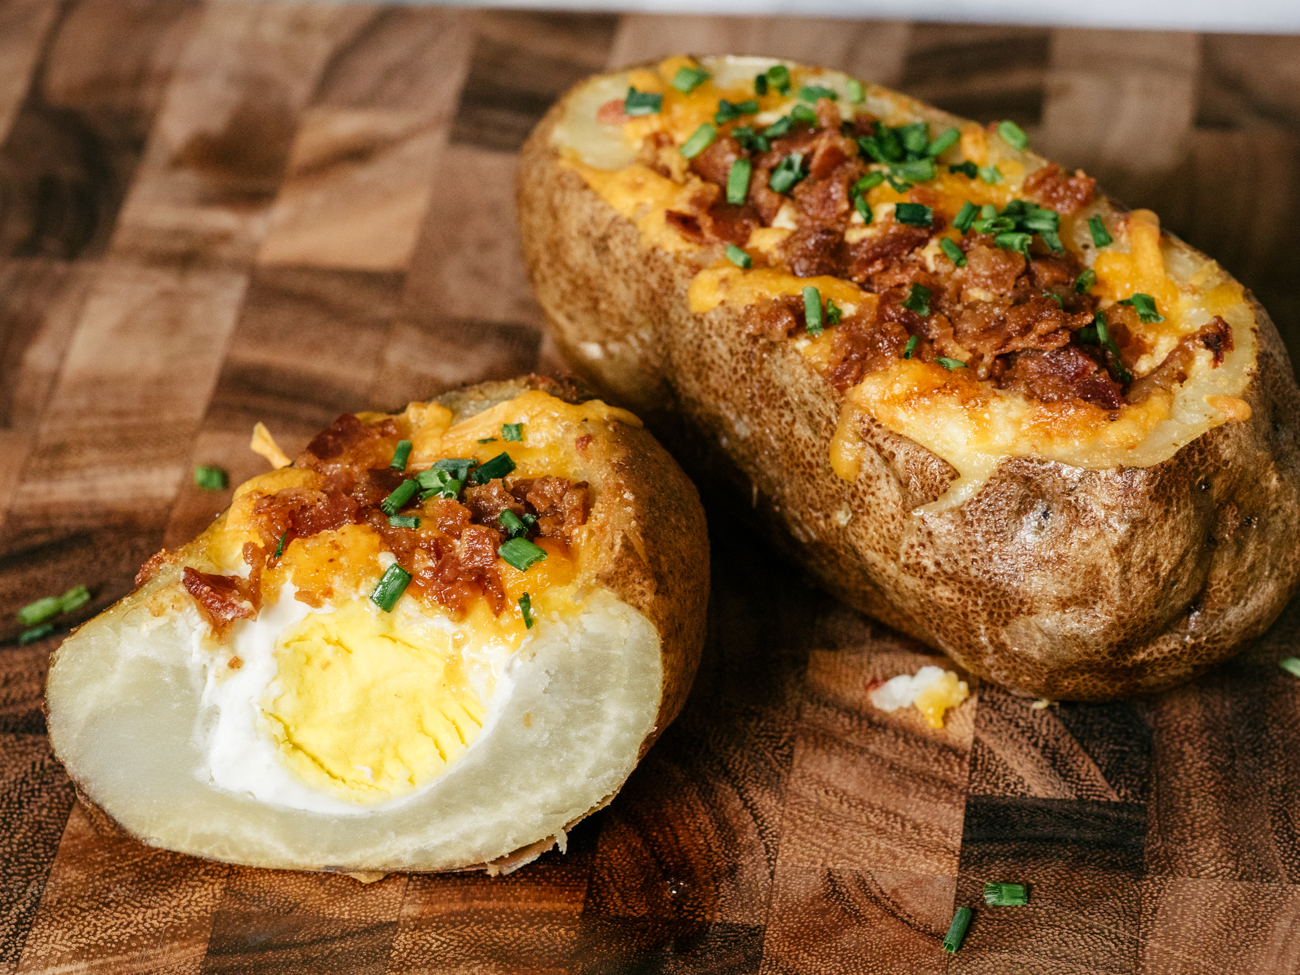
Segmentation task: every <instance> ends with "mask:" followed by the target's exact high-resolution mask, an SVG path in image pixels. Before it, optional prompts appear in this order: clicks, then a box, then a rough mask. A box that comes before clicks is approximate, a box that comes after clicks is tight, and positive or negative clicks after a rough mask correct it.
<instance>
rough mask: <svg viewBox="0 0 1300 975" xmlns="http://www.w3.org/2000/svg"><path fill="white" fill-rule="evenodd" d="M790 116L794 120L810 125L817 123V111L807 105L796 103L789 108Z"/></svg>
mask: <svg viewBox="0 0 1300 975" xmlns="http://www.w3.org/2000/svg"><path fill="white" fill-rule="evenodd" d="M790 117H791V118H792V119H794V120H795V121H796V122H807V123H809V124H810V125H816V124H817V113H816V112H814V111H813V110H812V109H811V108H809V107H808V106H807V105H796V106H795V107H794V108H792V109H790Z"/></svg>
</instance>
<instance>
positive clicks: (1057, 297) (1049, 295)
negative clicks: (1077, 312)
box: [1043, 291, 1065, 308]
mask: <svg viewBox="0 0 1300 975" xmlns="http://www.w3.org/2000/svg"><path fill="white" fill-rule="evenodd" d="M1043 297H1044V298H1047V299H1048V300H1050V301H1054V302H1056V304H1057V307H1059V308H1064V307H1065V302H1064V301H1062V300H1061V296H1060V295H1055V294H1052V292H1050V291H1044V292H1043Z"/></svg>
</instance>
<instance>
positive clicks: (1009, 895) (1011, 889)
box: [984, 884, 1029, 907]
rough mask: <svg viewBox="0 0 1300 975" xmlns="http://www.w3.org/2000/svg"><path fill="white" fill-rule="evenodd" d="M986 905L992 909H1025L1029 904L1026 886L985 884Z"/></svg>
mask: <svg viewBox="0 0 1300 975" xmlns="http://www.w3.org/2000/svg"><path fill="white" fill-rule="evenodd" d="M984 903H986V904H988V905H989V906H990V907H1023V906H1024V905H1026V904H1028V903H1029V892H1028V891H1027V890H1025V886H1024V884H985V885H984Z"/></svg>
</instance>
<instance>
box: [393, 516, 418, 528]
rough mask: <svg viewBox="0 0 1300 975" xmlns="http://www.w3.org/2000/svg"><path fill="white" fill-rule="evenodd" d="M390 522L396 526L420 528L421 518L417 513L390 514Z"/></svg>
mask: <svg viewBox="0 0 1300 975" xmlns="http://www.w3.org/2000/svg"><path fill="white" fill-rule="evenodd" d="M388 523H389V524H390V525H392V526H393V527H394V528H419V527H420V519H419V518H417V517H416V516H415V515H389V516H388Z"/></svg>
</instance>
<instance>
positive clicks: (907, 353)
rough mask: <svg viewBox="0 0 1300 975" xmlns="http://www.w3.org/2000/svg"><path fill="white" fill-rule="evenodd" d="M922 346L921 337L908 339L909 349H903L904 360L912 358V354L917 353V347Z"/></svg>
mask: <svg viewBox="0 0 1300 975" xmlns="http://www.w3.org/2000/svg"><path fill="white" fill-rule="evenodd" d="M920 344H921V336H919V335H913V336H912V337H911V338H910V339H908V340H907V347H906V348H904V349H903V358H904V359H910V358H912V354H913V353H914V352H916V347H917V346H918V345H920Z"/></svg>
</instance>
